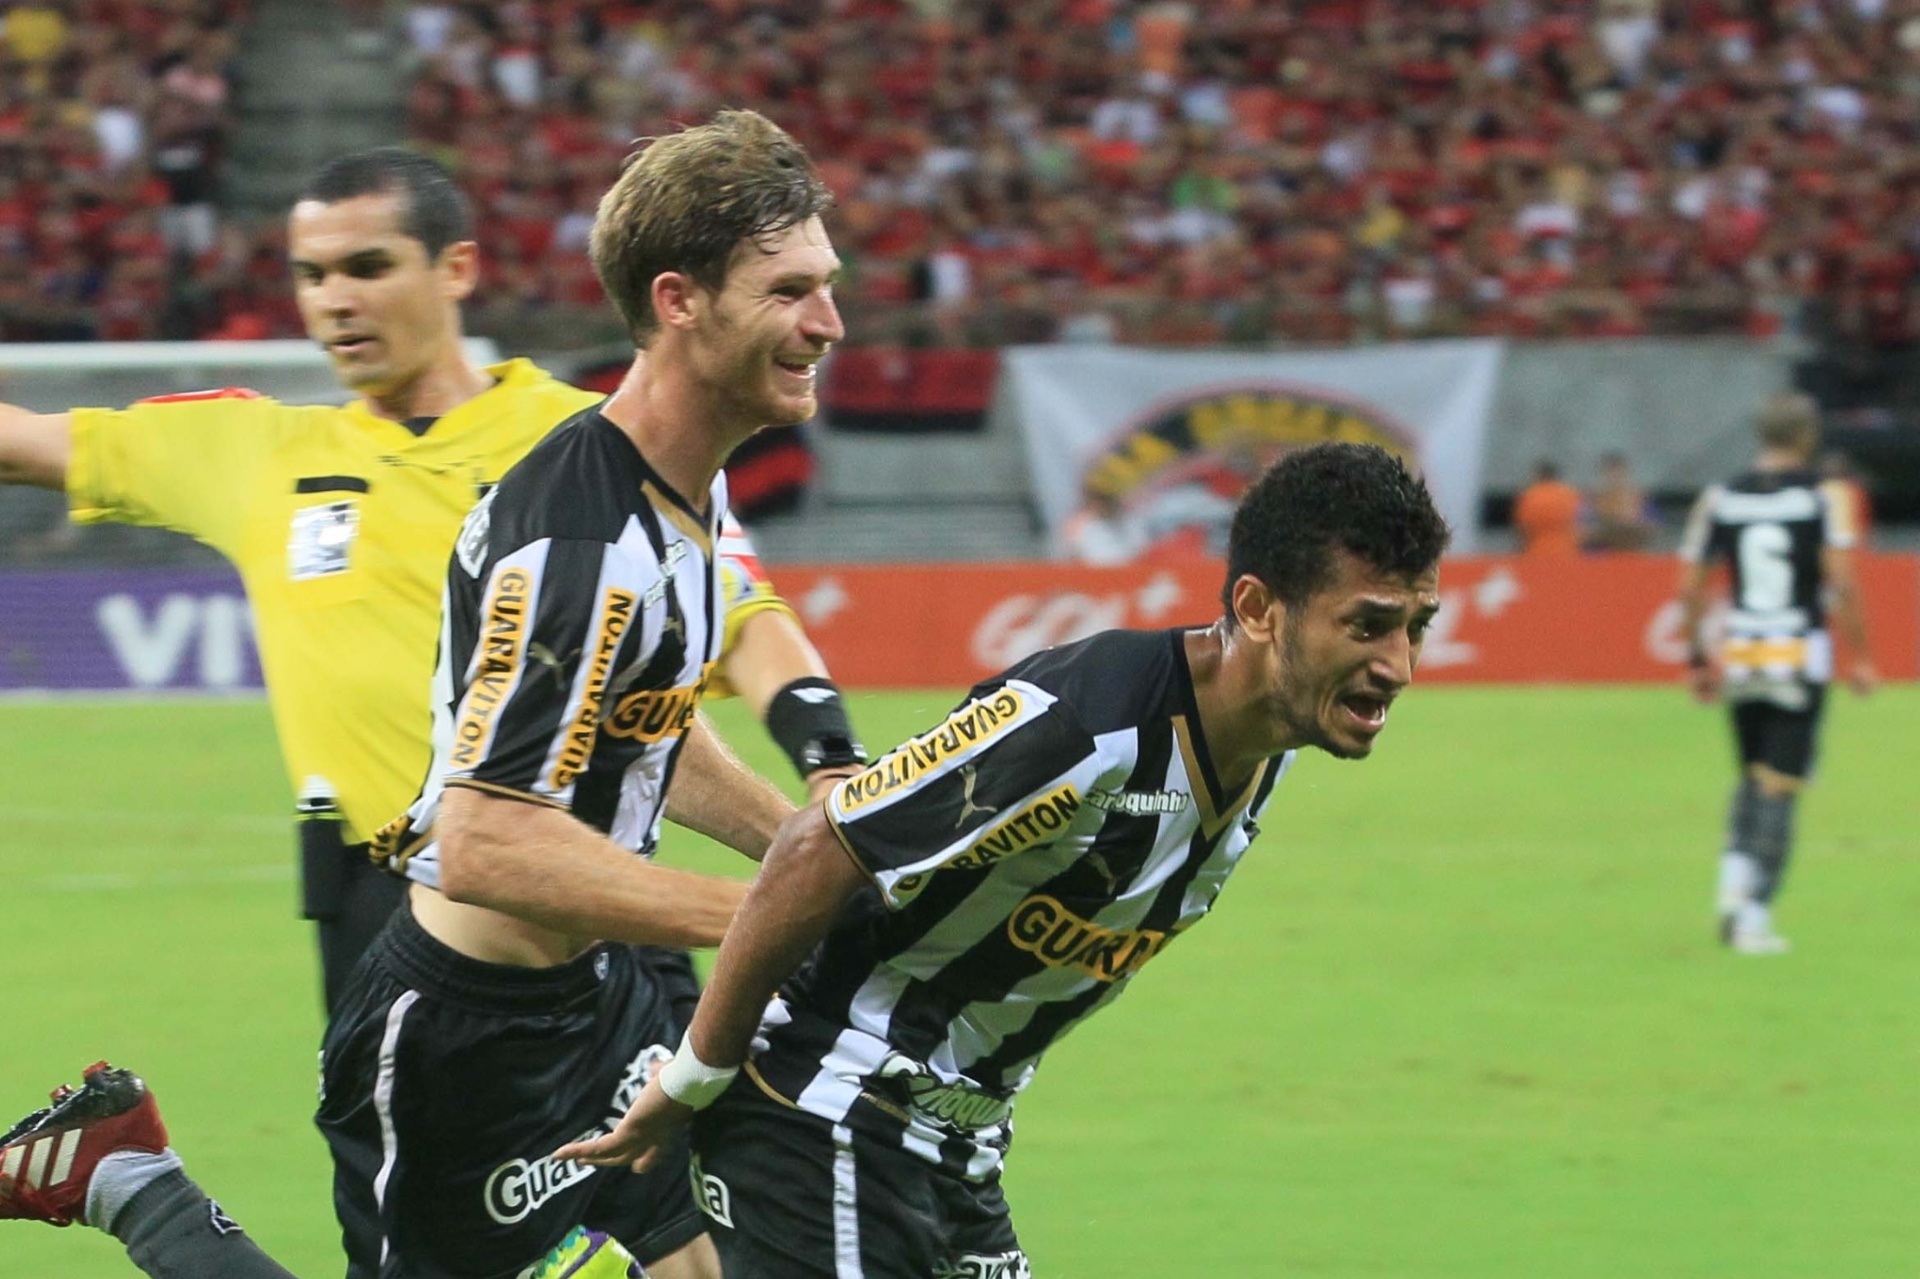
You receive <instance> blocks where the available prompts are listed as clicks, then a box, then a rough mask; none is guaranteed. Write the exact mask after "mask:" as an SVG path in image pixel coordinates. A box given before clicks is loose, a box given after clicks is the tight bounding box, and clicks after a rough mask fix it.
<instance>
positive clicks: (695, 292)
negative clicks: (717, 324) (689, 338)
mask: <svg viewBox="0 0 1920 1279" xmlns="http://www.w3.org/2000/svg"><path fill="white" fill-rule="evenodd" d="M652 297H653V313H654V314H655V315H657V316H659V317H660V324H661V326H662V327H663V328H671V329H686V328H691V327H692V326H693V324H694V322H695V321H696V320H698V319H699V318H700V307H701V303H702V302H703V301H704V300H705V297H706V290H704V289H702V288H701V287H700V285H699V283H698V282H697V281H695V280H694V278H693V277H692V276H690V275H687V274H684V273H683V272H680V271H662V272H661V273H660V274H659V275H656V276H654V277H653V289H652Z"/></svg>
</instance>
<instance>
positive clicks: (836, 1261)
mask: <svg viewBox="0 0 1920 1279" xmlns="http://www.w3.org/2000/svg"><path fill="white" fill-rule="evenodd" d="M865 1275H866V1271H865V1270H862V1269H861V1268H860V1201H859V1179H858V1177H857V1176H856V1175H855V1172H854V1165H853V1132H852V1130H850V1129H849V1128H847V1126H846V1125H844V1124H835V1125H834V1126H833V1279H864V1276H865Z"/></svg>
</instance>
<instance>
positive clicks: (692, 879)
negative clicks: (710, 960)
mask: <svg viewBox="0 0 1920 1279" xmlns="http://www.w3.org/2000/svg"><path fill="white" fill-rule="evenodd" d="M436 830H437V833H438V835H439V844H440V891H441V892H442V893H444V894H445V895H446V896H447V897H448V899H450V900H452V901H456V902H462V903H465V904H467V905H472V906H483V907H485V908H487V909H488V910H497V911H499V912H501V913H502V914H506V915H512V916H514V917H515V918H516V919H524V920H527V921H528V922H530V923H534V924H539V925H541V926H542V927H545V928H551V929H553V930H554V931H556V932H562V933H567V934H570V935H572V936H576V937H595V938H602V939H605V940H608V941H624V942H635V943H639V944H644V945H656V946H676V947H692V946H716V945H718V944H719V943H720V938H721V937H722V936H723V935H724V934H725V933H726V931H727V925H728V923H729V922H731V921H732V919H733V913H734V910H735V909H736V908H737V907H738V906H739V904H740V899H741V898H742V897H743V896H744V895H745V892H746V885H744V884H741V883H737V882H735V881H733V880H730V879H719V878H716V877H714V876H710V875H696V874H694V873H692V872H690V871H684V870H676V869H674V868H672V867H669V866H656V865H654V864H653V863H652V862H649V861H647V860H646V859H644V858H641V857H636V856H635V855H634V854H633V853H632V852H630V851H628V850H627V849H625V848H622V847H620V846H619V845H618V844H615V843H614V842H613V841H612V840H610V839H608V838H607V837H606V836H605V835H602V834H601V833H600V832H599V831H596V830H594V829H593V828H592V827H590V826H588V825H586V824H585V823H584V822H581V821H579V820H578V819H576V818H575V817H573V816H572V814H570V813H566V812H563V811H561V810H560V809H558V808H552V807H549V806H547V805H545V804H540V803H536V802H532V801H530V800H526V799H520V798H514V797H511V796H507V795H500V794H490V793H488V792H486V791H481V790H476V789H473V788H471V787H463V786H449V787H448V788H447V790H446V793H445V795H444V796H443V797H442V799H441V801H440V818H439V824H438V826H437V827H436Z"/></svg>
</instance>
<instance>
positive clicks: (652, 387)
mask: <svg viewBox="0 0 1920 1279" xmlns="http://www.w3.org/2000/svg"><path fill="white" fill-rule="evenodd" d="M600 415H601V416H602V417H604V418H606V419H607V420H608V421H609V422H612V423H613V424H614V425H615V426H617V427H619V428H620V429H621V431H623V432H625V433H626V436H627V438H628V439H630V440H632V441H633V446H634V447H635V448H636V449H639V450H640V456H641V457H643V458H645V459H646V462H647V465H648V466H649V467H652V468H653V470H654V472H655V473H656V474H658V475H659V476H660V478H661V479H663V480H665V481H666V482H667V486H668V487H669V488H671V489H673V491H674V492H676V493H678V494H679V495H680V496H681V497H683V498H685V499H686V500H687V501H688V502H690V503H692V504H693V505H694V506H695V507H696V508H704V507H705V505H706V498H707V490H708V489H710V488H712V487H713V477H714V476H715V475H718V474H719V473H720V468H721V466H722V465H724V464H725V462H726V460H727V456H728V455H729V454H730V453H732V452H733V449H734V446H735V445H737V444H739V443H740V441H741V440H744V439H745V438H746V437H747V436H748V435H751V434H752V433H753V430H752V428H745V429H729V428H728V427H727V425H726V424H725V423H724V421H723V420H722V418H721V416H720V414H719V413H718V412H716V410H715V407H714V405H713V403H712V396H711V393H710V392H709V391H708V390H707V388H703V387H701V386H700V385H698V384H697V383H696V382H695V380H694V379H693V378H692V377H690V376H689V375H688V373H687V371H686V366H685V362H684V361H682V360H677V359H673V358H671V357H669V356H662V355H659V354H653V355H649V354H648V353H646V352H641V353H639V354H637V355H636V356H635V357H634V361H633V364H632V366H631V367H630V368H628V369H627V374H626V376H625V377H624V378H622V379H621V380H620V385H619V387H618V388H617V389H616V390H615V391H614V393H613V394H612V395H610V396H608V397H607V402H606V403H605V404H603V405H601V406H600Z"/></svg>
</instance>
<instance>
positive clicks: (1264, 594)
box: [1228, 573, 1287, 643]
mask: <svg viewBox="0 0 1920 1279" xmlns="http://www.w3.org/2000/svg"><path fill="white" fill-rule="evenodd" d="M1228 598H1230V599H1231V600H1232V601H1233V622H1234V625H1235V626H1238V627H1239V628H1240V629H1241V630H1242V631H1243V632H1245V633H1246V634H1247V635H1248V636H1249V637H1251V638H1253V639H1255V640H1259V641H1261V642H1263V643H1264V642H1267V641H1270V640H1272V639H1273V637H1274V636H1276V635H1278V634H1279V633H1280V627H1281V624H1282V623H1284V622H1285V621H1286V620H1287V606H1286V605H1285V604H1282V603H1281V602H1280V597H1279V596H1277V595H1275V594H1274V593H1273V591H1272V590H1270V589H1269V588H1268V586H1267V584H1266V583H1265V582H1263V581H1261V580H1260V579H1259V578H1257V577H1255V576H1254V575H1253V574H1251V573H1242V574H1241V575H1240V576H1239V577H1238V578H1237V579H1236V580H1235V581H1234V583H1233V591H1232V593H1231V594H1230V595H1229V597H1228Z"/></svg>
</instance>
